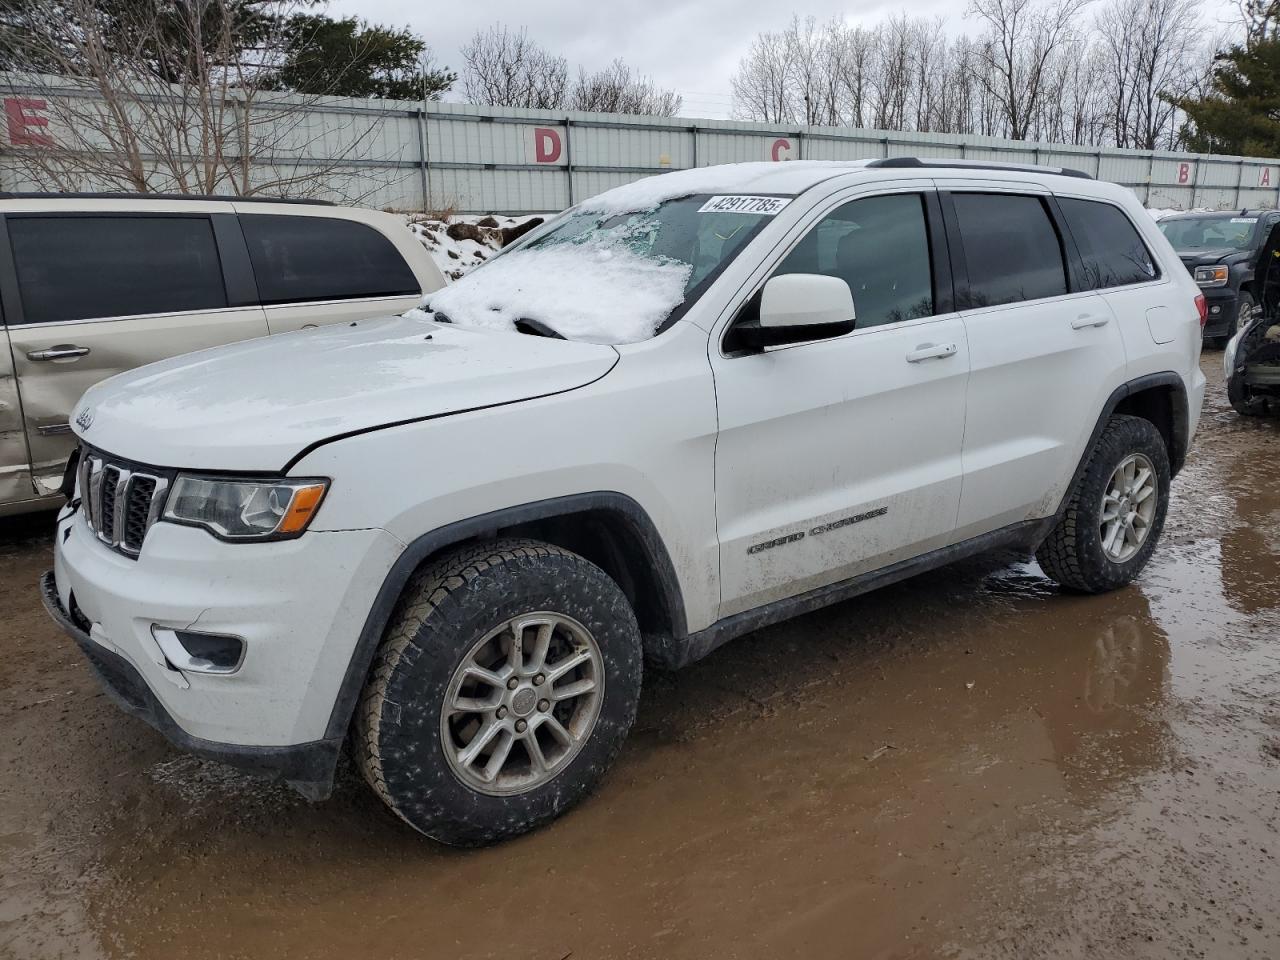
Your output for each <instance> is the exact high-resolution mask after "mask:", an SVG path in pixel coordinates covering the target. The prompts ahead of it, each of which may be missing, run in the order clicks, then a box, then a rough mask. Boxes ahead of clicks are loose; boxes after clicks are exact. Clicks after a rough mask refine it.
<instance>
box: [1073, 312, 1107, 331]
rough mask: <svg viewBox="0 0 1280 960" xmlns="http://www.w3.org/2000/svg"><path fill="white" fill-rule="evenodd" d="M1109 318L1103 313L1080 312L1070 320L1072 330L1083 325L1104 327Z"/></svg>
mask: <svg viewBox="0 0 1280 960" xmlns="http://www.w3.org/2000/svg"><path fill="white" fill-rule="evenodd" d="M1110 321H1111V318H1110V317H1108V316H1107V315H1106V314H1104V313H1082V314H1080V316H1078V317H1076V318H1075V319H1074V320H1072V321H1071V329H1072V330H1083V329H1084V328H1085V327H1105V326H1106V325H1107V324H1108V323H1109V322H1110Z"/></svg>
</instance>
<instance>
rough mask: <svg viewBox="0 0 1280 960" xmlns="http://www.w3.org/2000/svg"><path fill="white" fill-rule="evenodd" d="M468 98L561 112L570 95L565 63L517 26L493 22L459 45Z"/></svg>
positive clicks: (509, 105)
mask: <svg viewBox="0 0 1280 960" xmlns="http://www.w3.org/2000/svg"><path fill="white" fill-rule="evenodd" d="M462 60H463V63H464V64H465V66H464V68H463V73H462V85H463V90H465V92H466V95H467V99H468V100H470V101H471V102H472V103H483V104H488V105H489V106H494V107H533V108H538V109H544V110H563V109H564V107H565V105H566V103H567V102H568V97H569V63H568V61H567V60H565V58H564V57H558V56H555V55H553V54H551V53H549V52H548V51H547V50H545V49H544V48H543V47H541V46H539V45H538V44H537V43H535V42H534V41H532V40H530V39H529V34H528V31H527V30H526V29H525V28H523V27H521V28H520V29H519V30H517V31H512V30H509V29H508V28H507V27H506V26H504V25H502V24H494V25H493V26H491V27H489V28H488V29H487V30H479V31H477V32H476V33H475V35H474V36H472V38H471V39H470V40H468V41H467V44H466V46H464V47H463V48H462Z"/></svg>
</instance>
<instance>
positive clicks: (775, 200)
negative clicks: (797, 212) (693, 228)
mask: <svg viewBox="0 0 1280 960" xmlns="http://www.w3.org/2000/svg"><path fill="white" fill-rule="evenodd" d="M790 202H791V200H790V198H788V197H739V196H734V197H712V198H711V199H710V200H708V201H707V202H706V203H704V204H703V205H702V206H701V207H699V208H698V212H699V213H754V214H756V215H757V216H765V217H772V216H773V215H774V214H775V213H777V212H778V211H779V210H781V209H782V208H783V207H785V206H786V205H787V204H788V203H790Z"/></svg>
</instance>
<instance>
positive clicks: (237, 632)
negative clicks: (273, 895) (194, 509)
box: [41, 507, 402, 796]
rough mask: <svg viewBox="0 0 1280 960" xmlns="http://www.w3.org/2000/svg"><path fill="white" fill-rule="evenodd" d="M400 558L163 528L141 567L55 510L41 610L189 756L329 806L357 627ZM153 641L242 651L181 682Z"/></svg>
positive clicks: (361, 549)
mask: <svg viewBox="0 0 1280 960" xmlns="http://www.w3.org/2000/svg"><path fill="white" fill-rule="evenodd" d="M401 549H402V546H401V544H400V543H399V541H398V540H396V539H395V538H394V537H392V536H391V535H390V534H388V533H386V532H385V531H383V530H347V531H341V532H329V533H319V532H310V533H308V534H306V535H305V536H303V537H299V538H297V539H296V540H287V541H277V542H271V543H260V544H232V543H224V542H222V541H219V540H217V539H215V538H214V537H212V536H210V535H209V534H207V533H205V532H204V531H202V530H198V529H196V528H193V527H183V526H177V525H174V524H168V523H158V524H156V525H155V526H153V527H152V528H151V530H150V531H149V532H148V533H147V537H146V541H145V542H144V544H143V548H142V552H141V554H140V556H139V557H138V558H137V559H136V560H134V559H130V558H127V557H124V556H122V555H120V554H118V553H116V552H115V551H113V550H111V549H109V548H108V547H106V546H105V545H104V544H102V543H101V542H100V541H99V540H98V539H97V537H96V536H95V535H94V534H93V532H92V531H91V530H90V529H89V526H88V524H87V523H86V522H85V520H84V518H83V515H82V513H81V512H80V511H79V510H75V509H72V508H70V507H68V508H65V509H64V510H63V513H62V515H61V516H60V517H59V521H58V531H57V534H56V538H55V549H54V570H53V573H52V574H51V575H48V576H46V577H45V578H44V580H43V581H42V584H41V589H42V594H43V596H44V599H45V605H46V606H47V607H48V609H49V613H50V615H51V616H53V618H54V619H55V620H56V621H57V622H58V624H59V625H60V626H61V627H62V628H63V629H64V630H65V631H66V632H67V633H69V634H70V635H71V636H72V638H73V639H75V641H76V643H77V644H78V645H79V646H80V648H81V649H82V650H83V651H84V652H85V655H86V656H87V657H88V659H89V661H90V663H91V664H92V666H93V667H94V670H95V671H96V672H97V673H98V675H99V677H100V679H102V681H103V684H104V686H105V687H106V688H107V690H108V692H109V693H110V694H111V696H112V698H113V699H114V700H115V701H116V702H117V703H118V704H119V705H120V706H121V707H122V708H123V709H125V710H126V711H127V712H129V713H131V714H134V715H135V716H139V717H141V718H142V719H143V720H146V721H147V722H148V723H150V724H151V725H152V726H153V727H155V728H156V729H157V730H159V731H160V732H161V733H163V734H164V735H165V736H166V737H167V738H168V739H169V740H171V741H173V743H175V744H176V745H177V746H179V747H181V748H182V749H184V750H188V751H190V752H192V753H195V754H198V755H200V756H205V757H210V758H213V759H217V760H222V761H224V762H227V763H230V764H233V765H235V766H238V767H242V768H246V769H249V770H253V771H255V772H258V773H266V774H271V775H274V776H277V777H280V778H283V779H286V780H288V781H290V782H291V783H293V784H294V785H295V786H298V787H299V788H300V789H301V790H302V791H303V793H305V794H307V795H308V796H311V795H317V794H319V795H323V794H324V793H326V792H327V790H328V787H329V785H330V782H331V779H332V773H333V766H334V763H335V762H336V759H337V756H338V751H339V749H340V747H341V742H342V739H343V737H342V733H341V732H339V731H337V730H330V729H329V726H330V720H331V717H332V714H333V708H334V704H335V702H336V700H337V698H338V691H339V689H340V688H341V686H342V682H343V678H344V677H345V674H346V671H347V667H348V665H349V664H350V662H351V656H352V653H353V651H354V650H355V646H356V642H357V639H358V638H359V636H360V632H361V629H362V627H363V626H364V621H365V619H366V617H367V615H368V612H369V609H370V607H371V606H372V604H373V602H374V598H375V596H376V595H377V591H378V589H379V587H380V586H381V585H382V582H383V580H384V579H385V576H386V574H387V572H388V571H389V570H390V568H391V565H392V564H393V563H394V561H395V559H396V557H398V556H399V554H400V552H401ZM153 627H161V628H167V629H174V630H185V629H192V630H197V631H203V632H207V633H210V634H219V635H229V636H235V637H239V638H242V639H243V641H244V644H245V654H244V660H243V663H242V664H241V665H240V667H239V669H238V670H236V672H235V673H234V674H229V675H219V674H209V673H201V672H199V671H196V670H191V669H178V668H176V667H175V666H174V664H173V663H172V662H170V661H169V660H168V659H167V658H166V656H165V654H164V652H163V651H162V650H161V648H160V646H159V645H158V644H157V642H156V640H155V637H154V634H153V632H152V628H153Z"/></svg>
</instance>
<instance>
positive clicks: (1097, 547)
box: [43, 159, 1205, 844]
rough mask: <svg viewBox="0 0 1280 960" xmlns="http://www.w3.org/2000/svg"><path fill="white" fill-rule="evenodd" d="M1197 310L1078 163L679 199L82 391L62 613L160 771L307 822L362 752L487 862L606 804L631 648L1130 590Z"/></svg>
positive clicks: (751, 171) (683, 653) (702, 648)
mask: <svg viewBox="0 0 1280 960" xmlns="http://www.w3.org/2000/svg"><path fill="white" fill-rule="evenodd" d="M1204 310H1205V307H1204V299H1203V297H1202V296H1201V294H1200V291H1199V289H1198V288H1197V287H1196V285H1195V283H1194V281H1193V280H1192V278H1191V277H1190V275H1189V274H1188V273H1187V271H1186V270H1185V269H1183V267H1182V264H1181V262H1180V261H1179V259H1178V257H1177V256H1176V254H1175V253H1174V251H1173V250H1172V249H1171V247H1170V246H1169V244H1168V242H1167V241H1166V240H1165V239H1164V237H1163V236H1162V235H1161V233H1160V231H1159V230H1158V229H1157V228H1156V226H1155V224H1154V223H1152V221H1151V220H1150V218H1149V217H1148V216H1147V215H1146V214H1145V213H1144V212H1143V210H1142V208H1141V207H1140V206H1139V205H1138V204H1137V202H1136V201H1135V200H1134V198H1133V197H1132V195H1131V194H1130V193H1129V192H1127V191H1126V190H1123V189H1121V188H1119V187H1116V186H1112V185H1109V184H1105V183H1099V182H1095V181H1093V180H1092V179H1090V178H1088V177H1086V176H1083V175H1080V174H1075V173H1073V172H1072V171H1063V170H1056V169H1046V168H1035V167H1008V166H995V165H981V164H972V163H970V164H965V163H946V162H942V161H932V160H931V161H919V160H912V159H895V160H881V161H861V162H856V163H842V162H826V163H824V162H794V163H786V164H741V165H732V166H722V167H708V168H702V169H695V170H689V171H682V172H678V173H670V174H666V175H663V176H660V177H654V178H651V179H648V180H644V181H640V182H638V183H634V184H630V185H628V186H624V187H621V188H618V189H616V190H613V191H610V192H608V193H605V194H603V195H601V196H599V197H596V198H594V199H592V200H588V201H586V202H584V203H582V204H580V205H578V206H577V207H574V208H573V209H571V210H569V211H567V212H566V213H564V214H563V215H561V216H560V217H558V218H556V219H554V220H552V221H551V222H549V223H548V224H546V225H544V226H543V227H542V228H540V229H539V230H537V231H535V232H533V233H531V234H529V235H528V236H526V237H525V238H523V239H522V240H521V241H520V242H519V243H517V244H515V245H514V246H512V247H509V248H508V249H506V250H504V251H503V252H502V253H501V254H500V255H498V256H496V257H494V258H493V259H492V260H491V261H490V262H489V263H487V264H485V265H484V266H482V267H481V268H480V269H478V270H476V271H474V272H473V273H472V274H470V275H468V276H467V277H465V278H464V279H463V280H462V281H460V282H458V283H456V284H454V285H453V286H451V287H447V288H445V289H444V290H441V291H439V292H437V293H434V294H432V295H430V296H429V297H427V299H426V302H425V304H424V306H423V307H422V308H421V309H418V310H414V311H410V313H409V314H407V315H405V316H402V317H397V318H389V319H386V320H375V321H360V322H355V323H350V324H349V325H342V326H337V327H333V326H331V327H327V328H321V329H314V330H300V331H298V332H295V333H288V334H285V335H282V336H277V337H271V338H269V339H262V340H256V341H251V342H247V343H242V344H238V345H233V346H228V347H222V348H216V349H212V350H207V351H204V352H201V353H196V354H193V355H190V356H187V357H183V358H178V359H174V360H168V361H164V362H160V363H156V364H153V365H151V366H148V367H145V368H142V369H140V370H137V371H134V372H132V373H127V374H124V375H121V376H118V377H115V378H113V379H112V380H110V381H107V382H106V383H103V384H101V385H100V386H97V387H95V388H94V389H92V390H90V391H89V392H88V393H87V394H86V395H85V397H84V399H83V400H82V402H81V403H80V405H79V407H78V409H77V411H76V415H75V417H74V420H73V423H74V430H75V432H76V434H77V436H78V439H79V442H80V448H79V459H78V462H77V465H76V470H75V471H74V474H72V475H69V478H68V487H67V492H68V494H69V495H70V500H69V502H68V505H67V506H66V508H65V509H64V510H63V512H62V514H61V515H60V518H59V520H58V533H57V538H56V558H55V567H54V570H53V572H52V573H51V574H50V575H48V576H47V577H46V578H45V580H44V583H43V587H44V596H45V600H46V603H47V605H48V607H49V610H50V612H51V613H52V615H53V616H54V617H55V618H56V619H57V620H58V621H59V622H60V623H61V624H62V625H63V627H64V628H65V629H66V630H67V632H68V633H70V634H71V635H72V636H73V637H74V638H75V639H76V640H77V641H78V643H79V644H80V646H81V647H82V648H83V650H84V651H85V653H86V654H87V656H88V658H89V660H90V661H91V662H92V663H93V664H94V666H95V667H96V668H97V670H98V671H99V673H100V674H101V676H102V679H103V680H104V682H105V684H106V686H107V688H108V689H109V690H110V691H111V692H112V693H113V695H114V696H115V697H116V698H117V700H118V701H119V702H120V703H121V705H122V706H124V707H125V708H126V709H128V710H130V711H131V712H133V713H135V714H137V715H139V716H141V717H143V718H144V719H146V720H147V721H149V722H150V723H152V724H153V725H154V726H156V727H158V728H159V729H160V730H161V731H162V732H163V733H164V734H165V735H167V736H168V737H169V738H170V739H171V740H173V741H174V742H175V743H176V744H178V745H179V746H181V747H183V748H185V749H187V750H190V751H192V752H194V753H197V754H200V755H203V756H209V757H215V758H219V759H222V760H226V761H228V762H231V763H236V764H239V765H241V766H244V767H248V768H251V769H256V770H260V771H263V772H267V773H271V774H274V775H276V776H280V777H283V778H284V779H286V780H288V781H289V782H291V783H293V784H294V785H295V786H296V787H298V789H300V790H302V791H303V792H304V793H305V794H306V795H308V796H311V797H323V796H325V795H326V794H327V793H328V792H329V790H330V789H331V784H332V779H333V772H334V767H335V763H336V761H337V759H338V756H339V752H340V750H341V749H342V748H343V746H344V744H349V745H350V747H351V749H352V750H353V752H354V755H355V757H356V759H357V761H358V764H359V766H360V768H361V769H362V770H363V772H364V775H365V776H366V778H367V779H368V781H369V783H370V784H371V785H372V787H373V788H374V789H375V790H376V791H377V792H378V794H379V795H380V796H381V797H382V798H383V799H384V800H385V801H386V803H387V804H388V805H389V806H390V807H391V809H392V810H394V811H395V812H396V813H397V814H398V815H399V816H400V817H402V818H403V819H404V820H405V821H407V822H408V823H409V824H411V825H412V826H413V827H415V828H417V829H418V830H420V831H422V832H424V833H426V834H428V835H430V836H432V837H435V838H438V839H440V840H442V841H445V842H448V843H454V844H481V843H487V842H492V841H494V840H498V839H501V838H503V837H509V836H512V835H514V834H518V833H520V832H522V831H525V830H528V829H531V828H533V827H535V826H537V825H539V824H542V823H545V822H546V821H548V820H550V819H551V818H553V817H555V816H557V815H558V814H560V813H561V812H562V811H564V810H565V809H567V808H568V807H570V806H572V805H573V804H574V803H576V802H577V801H578V800H580V799H581V798H582V797H584V796H585V795H586V794H587V793H588V792H589V791H590V790H591V789H592V788H593V787H594V786H595V785H596V784H597V782H598V781H599V780H600V778H601V777H602V776H603V775H604V773H605V771H606V769H607V768H608V766H609V765H610V762H611V761H612V760H613V758H614V756H615V755H616V754H617V752H618V750H619V749H620V747H621V745H622V742H623V740H624V738H625V737H626V735H627V732H628V730H629V729H630V727H631V724H632V721H633V719H634V717H635V712H636V704H637V700H638V697H639V693H640V686H641V676H642V664H643V663H644V662H645V661H646V659H647V660H649V661H650V662H655V663H658V664H661V665H664V666H679V665H681V664H685V663H688V662H690V661H692V660H695V659H697V658H699V657H702V656H705V655H706V654H708V653H709V652H710V651H712V650H714V649H715V648H717V647H719V646H720V645H721V644H723V643H725V642H726V641H728V640H730V639H731V638H733V637H735V636H737V635H739V634H742V633H744V632H746V631H749V630H753V629H755V628H758V627H761V626H763V625H766V624H769V623H773V622H776V621H779V620H781V619H783V618H786V617H790V616H794V615H796V614H799V613H803V612H805V611H809V610H813V609H815V608H817V607H820V606H822V605H825V604H829V603H832V602H835V601H838V600H841V599H844V598H847V597H851V596H853V595H855V594H858V593H860V592H863V591H866V590H868V589H871V588H873V587H876V586H878V585H881V584H885V583H889V582H892V581H895V580H900V579H902V578H904V577H907V576H910V575H912V574H914V573H917V572H919V571H922V570H926V569H929V568H931V567H935V566H937V565H939V564H943V563H947V562H949V561H952V560H955V559H957V558H960V557H964V556H968V555H971V554H973V553H976V552H978V551H983V550H987V549H990V548H993V547H998V546H1008V545H1021V546H1023V547H1026V548H1028V549H1035V550H1037V556H1038V558H1039V561H1040V564H1041V566H1042V567H1043V568H1044V570H1045V572H1046V573H1047V574H1048V575H1049V576H1051V577H1053V578H1054V579H1056V580H1057V581H1058V582H1059V583H1061V584H1062V585H1063V587H1065V588H1069V589H1072V590H1077V591H1085V592H1097V591H1103V590H1110V589H1113V588H1117V587H1120V586H1123V585H1124V584H1126V583H1128V582H1129V581H1130V580H1132V579H1133V578H1134V577H1135V576H1136V575H1137V574H1138V573H1139V571H1141V569H1142V567H1143V565H1144V564H1145V563H1146V562H1147V560H1148V558H1149V557H1150V555H1151V552H1152V550H1153V549H1154V548H1155V546H1156V543H1157V540H1158V539H1159V536H1160V531H1161V528H1162V525H1163V523H1164V519H1165V510H1166V506H1167V504H1168V495H1169V484H1170V481H1171V479H1172V478H1173V477H1174V476H1175V475H1176V474H1177V472H1178V470H1179V468H1180V467H1181V466H1182V464H1183V461H1184V459H1185V458H1186V455H1187V449H1188V446H1189V444H1190V442H1191V438H1192V434H1193V432H1194V430H1195V426H1196V421H1197V419H1198V416H1199V413H1200V406H1201V402H1202V399H1203V393H1204V378H1203V376H1202V375H1201V372H1200V369H1199V366H1198V362H1197V361H1198V357H1199V352H1200V342H1201V327H1202V325H1203V323H1204V320H1205V314H1204Z"/></svg>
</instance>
